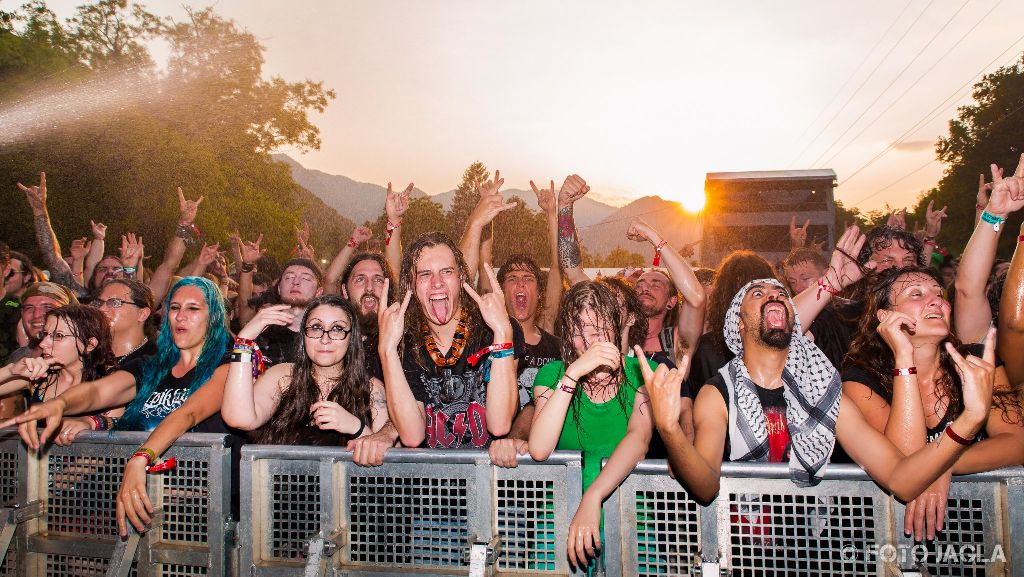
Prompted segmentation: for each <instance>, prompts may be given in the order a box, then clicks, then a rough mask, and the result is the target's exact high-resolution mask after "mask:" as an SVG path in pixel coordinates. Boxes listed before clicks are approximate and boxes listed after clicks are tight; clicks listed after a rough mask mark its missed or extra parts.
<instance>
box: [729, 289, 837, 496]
mask: <svg viewBox="0 0 1024 577" xmlns="http://www.w3.org/2000/svg"><path fill="white" fill-rule="evenodd" d="M755 284H763V285H772V286H777V287H781V286H782V283H780V282H779V281H777V280H775V279H758V280H754V281H751V282H749V283H747V284H746V286H744V287H743V288H742V289H740V291H739V292H738V293H736V296H735V297H733V299H732V303H731V304H730V305H729V311H728V312H727V313H726V315H725V342H726V344H727V345H728V346H729V350H731V351H732V352H733V353H734V354H735V355H736V358H734V359H733V360H731V361H729V363H728V364H726V365H725V366H724V367H722V368H721V369H720V371H719V372H720V373H721V374H722V376H723V377H724V378H725V383H726V388H727V389H728V391H729V443H730V451H729V457H730V460H732V461H764V460H766V459H767V458H768V429H767V426H766V420H765V416H764V408H763V407H762V406H761V401H760V399H759V397H758V396H757V390H756V389H755V384H754V382H753V381H752V380H750V373H748V372H747V367H746V365H745V364H744V363H743V341H742V339H741V338H740V330H739V322H740V303H741V302H742V301H743V297H744V296H745V295H746V294H747V291H749V290H750V287H751V286H753V285H755ZM792 306H793V303H792V301H790V307H791V308H792ZM793 317H794V318H793V338H792V340H791V341H790V345H789V354H788V355H787V357H786V368H785V369H784V370H783V372H782V381H783V383H784V387H785V391H784V395H785V398H786V422H787V424H788V425H789V437H790V456H789V476H790V479H792V481H793V482H794V483H795V484H797V485H799V486H801V487H807V486H813V485H817V484H818V482H819V481H821V477H822V475H823V474H824V472H825V465H826V464H828V460H829V457H830V456H831V455H832V448H833V446H834V445H835V441H836V419H837V418H838V417H839V399H840V397H841V396H842V382H841V381H840V379H839V373H838V372H837V371H836V368H835V367H834V366H832V363H831V362H829V360H828V358H827V357H826V356H825V354H824V353H822V352H821V350H820V349H818V347H817V346H815V344H814V343H812V342H811V341H810V340H809V339H808V338H807V337H805V336H804V333H803V329H802V328H801V326H800V319H799V317H797V316H796V310H795V309H793Z"/></svg>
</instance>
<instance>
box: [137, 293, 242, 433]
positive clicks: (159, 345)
mask: <svg viewBox="0 0 1024 577" xmlns="http://www.w3.org/2000/svg"><path fill="white" fill-rule="evenodd" d="M186 286H194V287H198V288H199V290H201V291H203V298H204V299H205V300H206V306H207V307H209V311H210V318H209V321H208V322H207V324H206V339H205V340H204V341H203V350H202V352H200V353H199V360H198V361H197V362H196V368H195V377H194V378H193V379H192V384H191V385H190V386H189V389H188V394H189V395H190V396H191V395H192V393H194V392H196V389H198V388H199V387H201V386H202V385H203V384H204V383H206V381H208V380H210V377H211V376H213V371H215V370H216V369H217V367H218V366H220V364H221V360H222V359H223V358H224V353H225V352H227V349H228V344H229V343H230V342H231V333H230V332H229V331H228V321H227V311H225V309H224V300H223V299H222V298H221V295H220V289H219V288H217V285H215V284H213V283H212V282H210V281H209V280H207V279H205V278H203V277H198V276H190V277H185V278H183V279H181V280H179V281H178V282H176V283H174V286H173V287H171V290H170V291H168V293H167V298H165V299H164V320H163V323H162V324H161V325H160V334H159V335H158V336H157V341H156V349H157V352H156V354H155V355H153V356H152V357H150V358H149V359H148V360H147V361H146V364H145V365H144V366H143V368H142V378H141V379H140V380H139V382H138V383H136V389H135V391H136V392H135V399H134V400H132V402H131V403H130V404H129V405H128V407H127V408H126V409H125V411H124V416H123V417H121V419H120V420H119V421H118V423H117V428H118V429H121V430H124V431H139V430H144V429H145V425H146V424H145V419H144V418H143V416H142V406H143V405H144V404H145V403H146V400H147V399H148V398H149V397H150V395H152V394H153V391H155V390H156V388H157V386H159V385H160V382H161V381H163V380H164V379H165V378H166V377H167V375H168V374H169V373H170V372H171V369H172V368H173V367H174V365H175V364H177V362H178V358H179V357H180V356H181V351H180V350H179V349H178V347H177V346H176V345H175V344H174V338H173V337H172V336H171V326H170V321H169V320H168V319H170V310H171V298H173V297H174V294H175V293H176V292H178V289H180V288H181V287H186Z"/></svg>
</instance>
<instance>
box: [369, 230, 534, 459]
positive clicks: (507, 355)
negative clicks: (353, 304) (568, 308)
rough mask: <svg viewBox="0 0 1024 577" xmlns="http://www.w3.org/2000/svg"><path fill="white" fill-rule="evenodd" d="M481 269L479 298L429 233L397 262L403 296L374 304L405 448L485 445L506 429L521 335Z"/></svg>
mask: <svg viewBox="0 0 1024 577" xmlns="http://www.w3.org/2000/svg"><path fill="white" fill-rule="evenodd" d="M484 268H485V271H486V272H487V275H488V277H489V278H490V281H491V286H492V287H494V291H493V292H490V293H487V294H484V295H479V294H477V293H476V291H475V290H473V288H472V287H471V286H470V285H469V284H468V282H467V281H468V280H469V279H470V278H471V277H470V273H469V270H470V269H469V268H468V267H467V266H466V260H465V259H464V258H463V256H462V251H460V250H459V249H458V248H457V247H456V246H455V243H454V242H452V240H451V239H449V238H448V237H447V236H445V235H444V234H442V233H436V232H435V233H428V234H425V235H423V236H421V237H420V238H418V239H417V240H416V241H415V242H413V243H412V245H411V246H409V248H408V249H407V250H406V252H405V255H404V257H403V259H402V269H401V274H400V277H399V283H400V285H399V286H400V290H399V291H398V294H399V295H402V296H401V298H402V300H401V301H400V302H396V303H394V304H392V305H391V306H389V307H384V308H381V307H378V309H379V311H380V313H379V317H378V319H379V320H378V324H379V327H380V329H379V330H380V333H379V350H380V358H381V365H382V368H383V371H384V384H385V387H386V390H387V402H388V412H389V413H390V414H391V420H392V422H393V423H394V424H395V426H396V427H397V428H398V432H399V435H400V439H401V441H402V444H403V445H405V446H407V447H418V446H420V445H421V444H422V443H424V441H425V442H426V444H427V446H429V447H431V448H459V447H476V448H484V447H486V446H487V445H488V444H489V443H490V441H491V438H492V437H502V436H505V435H507V434H508V433H509V430H510V428H511V425H512V418H513V416H515V414H516V410H517V409H518V408H519V403H518V400H519V395H518V386H517V384H516V357H519V356H522V351H523V336H522V331H521V330H518V328H516V329H514V328H513V327H518V323H512V322H511V321H510V320H509V317H508V311H507V310H506V309H505V297H504V295H503V294H502V291H501V285H500V284H499V283H498V279H497V277H496V275H495V274H494V270H493V269H492V268H491V267H490V266H489V265H485V266H484ZM384 292H386V291H384ZM413 293H415V297H416V298H415V300H416V302H415V304H413V306H409V305H410V303H411V302H412V300H413ZM383 304H387V303H383Z"/></svg>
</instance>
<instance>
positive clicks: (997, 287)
mask: <svg viewBox="0 0 1024 577" xmlns="http://www.w3.org/2000/svg"><path fill="white" fill-rule="evenodd" d="M1007 272H1009V271H1007ZM1005 285H1006V272H1004V273H1003V274H1001V275H999V276H997V277H996V278H995V279H994V280H992V282H990V283H989V285H988V288H987V289H986V290H985V297H986V298H988V308H989V310H991V311H992V324H993V325H995V326H997V327H998V326H999V301H1001V300H1002V299H1003V286H1005ZM952 292H956V291H952Z"/></svg>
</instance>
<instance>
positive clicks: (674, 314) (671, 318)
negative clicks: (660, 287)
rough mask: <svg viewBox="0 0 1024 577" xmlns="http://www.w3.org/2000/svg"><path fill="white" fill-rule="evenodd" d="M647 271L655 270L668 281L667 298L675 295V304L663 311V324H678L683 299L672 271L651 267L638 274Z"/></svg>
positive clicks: (670, 325) (667, 325) (672, 325)
mask: <svg viewBox="0 0 1024 577" xmlns="http://www.w3.org/2000/svg"><path fill="white" fill-rule="evenodd" d="M649 272H656V273H658V274H660V275H662V276H664V277H665V282H667V283H668V294H669V298H672V297H676V306H674V307H672V308H670V309H668V312H666V313H665V323H664V326H666V327H674V326H676V325H677V324H679V308H680V306H681V305H682V304H683V301H684V300H685V299H684V298H683V295H682V293H680V292H679V287H677V286H676V281H675V279H673V278H672V273H670V272H669V271H668V269H664V268H652V269H649V270H646V271H644V272H643V274H642V275H640V276H643V275H644V274H647V273H649ZM638 280H639V279H638Z"/></svg>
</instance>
